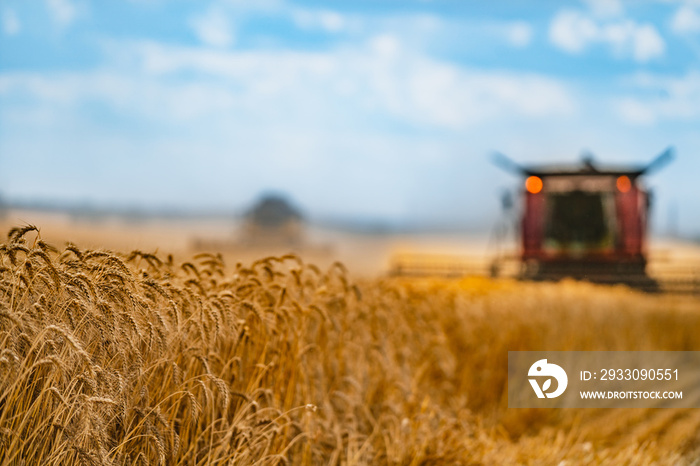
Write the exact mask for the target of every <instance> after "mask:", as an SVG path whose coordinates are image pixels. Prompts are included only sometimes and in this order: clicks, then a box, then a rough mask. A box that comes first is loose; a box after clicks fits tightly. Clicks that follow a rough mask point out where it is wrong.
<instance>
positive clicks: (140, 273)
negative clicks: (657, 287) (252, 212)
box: [0, 226, 700, 466]
mask: <svg viewBox="0 0 700 466" xmlns="http://www.w3.org/2000/svg"><path fill="white" fill-rule="evenodd" d="M56 246H57V245H51V244H47V243H46V242H44V241H43V240H42V238H41V235H40V234H39V232H38V231H37V229H36V228H35V227H32V226H27V227H23V228H14V229H12V230H11V231H10V232H9V234H8V236H7V239H6V241H5V242H4V243H3V244H2V245H0V464H7V465H14V464H26V465H33V464H42V465H47V466H48V465H63V464H90V465H92V464H94V465H127V464H129V465H131V464H167V465H171V464H173V465H175V464H182V465H204V464H207V465H209V464H265V465H267V464H302V465H303V464H333V465H336V464H339V465H355V464H380V465H381V464H392V465H393V464H397V465H398V464H401V465H403V464H406V465H419V464H445V465H448V464H449V465H452V464H464V465H467V464H468V465H474V464H543V465H546V464H557V465H574V464H629V465H639V464H673V465H683V464H694V462H695V463H696V462H697V460H698V458H699V457H700V450H699V449H698V447H699V446H700V443H699V442H698V434H697V432H698V430H699V429H698V427H700V414H698V413H697V410H668V409H667V410H610V409H608V410H604V409H601V410H571V409H568V410H526V409H518V410H515V409H508V408H507V390H506V376H507V352H508V351H509V350H511V351H513V350H700V340H699V339H698V338H697V333H698V329H700V312H699V311H700V305H699V304H700V301H698V299H697V298H690V297H679V296H661V295H659V296H650V295H644V294H640V293H637V292H633V291H631V290H628V289H626V288H624V287H600V286H593V285H589V284H585V283H575V282H563V283H558V284H535V283H518V282H514V281H506V280H501V281H492V280H488V279H484V278H475V277H474V278H464V279H460V280H437V279H410V280H409V279H399V278H379V279H373V280H359V281H357V282H352V281H351V280H350V278H349V277H350V275H349V274H348V272H347V271H346V270H345V268H344V266H343V265H342V264H334V265H333V266H332V267H330V268H329V269H327V270H320V269H319V268H318V267H316V266H314V265H313V264H307V263H305V262H304V261H303V260H302V259H301V258H299V257H297V256H294V255H287V256H281V257H267V258H261V259H260V260H257V261H255V262H253V263H249V264H241V263H237V264H224V261H223V258H222V256H221V255H219V254H216V253H213V254H210V253H201V254H198V255H195V256H194V257H192V258H191V259H190V260H189V261H187V262H184V263H175V261H174V260H173V258H172V257H171V256H167V255H156V254H152V253H148V252H143V251H133V252H130V253H119V252H109V251H102V250H88V249H82V248H80V246H79V245H73V244H68V245H65V246H61V247H56Z"/></svg>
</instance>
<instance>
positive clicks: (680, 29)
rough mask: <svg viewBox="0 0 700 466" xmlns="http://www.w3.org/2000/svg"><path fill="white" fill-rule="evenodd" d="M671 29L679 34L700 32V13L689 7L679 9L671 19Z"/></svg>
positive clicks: (684, 6)
mask: <svg viewBox="0 0 700 466" xmlns="http://www.w3.org/2000/svg"><path fill="white" fill-rule="evenodd" d="M671 29H672V30H673V32H675V33H677V34H695V33H698V32H700V13H698V11H697V10H696V9H695V8H693V7H691V6H689V5H683V6H681V7H679V8H678V10H676V13H675V14H674V15H673V18H671Z"/></svg>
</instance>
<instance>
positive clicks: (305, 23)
mask: <svg viewBox="0 0 700 466" xmlns="http://www.w3.org/2000/svg"><path fill="white" fill-rule="evenodd" d="M291 15H292V20H293V21H294V23H295V24H296V25H297V27H299V28H301V29H307V30H312V29H321V30H323V31H326V32H331V33H337V32H341V31H342V30H343V29H345V28H346V27H347V23H348V20H347V18H345V17H344V16H343V15H341V14H340V13H337V12H335V11H330V10H309V9H302V8H294V9H293V10H292V11H291Z"/></svg>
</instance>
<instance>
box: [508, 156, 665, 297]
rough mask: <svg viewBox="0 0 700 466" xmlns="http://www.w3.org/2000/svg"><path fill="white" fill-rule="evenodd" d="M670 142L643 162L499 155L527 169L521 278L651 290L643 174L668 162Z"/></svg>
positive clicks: (647, 203)
mask: <svg viewBox="0 0 700 466" xmlns="http://www.w3.org/2000/svg"><path fill="white" fill-rule="evenodd" d="M673 154H674V151H673V149H672V148H669V149H667V150H666V151H664V152H663V153H662V154H660V155H659V156H658V157H657V158H656V159H654V161H652V162H651V163H649V164H647V165H646V166H641V167H640V166H637V167H634V166H627V167H610V166H601V165H598V164H597V163H595V162H594V161H593V159H592V158H590V157H586V158H584V159H583V160H582V162H581V163H580V164H577V165H568V166H566V165H565V166H559V165H548V166H521V165H518V164H516V163H514V162H512V161H511V160H510V159H508V158H507V157H505V156H504V155H502V154H497V155H496V158H495V161H496V163H497V164H498V165H500V166H501V167H502V168H504V169H507V170H509V171H512V172H515V173H517V174H518V175H520V176H522V177H523V185H522V186H523V188H522V197H523V211H522V217H521V220H520V225H519V227H520V228H519V229H520V246H521V249H520V260H521V262H522V271H521V278H526V279H533V280H550V279H560V278H563V277H572V278H575V279H585V280H589V281H592V282H598V283H625V284H628V285H631V286H635V287H639V288H644V289H649V290H653V289H654V288H656V283H655V281H654V280H653V279H651V278H650V277H649V276H648V275H647V272H646V265H647V256H646V240H647V226H648V217H649V207H650V198H649V193H648V192H647V190H646V189H645V188H644V186H643V184H642V182H641V178H642V177H643V176H644V175H648V174H650V173H651V172H653V171H655V170H657V169H659V168H661V167H662V166H663V165H666V164H667V163H668V162H669V161H670V160H671V159H672V158H673Z"/></svg>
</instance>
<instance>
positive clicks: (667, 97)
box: [615, 71, 700, 125]
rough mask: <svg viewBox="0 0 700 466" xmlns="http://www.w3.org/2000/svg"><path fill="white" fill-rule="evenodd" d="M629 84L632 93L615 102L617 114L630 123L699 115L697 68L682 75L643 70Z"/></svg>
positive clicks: (699, 82) (699, 101)
mask: <svg viewBox="0 0 700 466" xmlns="http://www.w3.org/2000/svg"><path fill="white" fill-rule="evenodd" d="M629 84H630V86H631V88H632V90H631V91H632V92H633V94H632V95H628V96H625V97H622V98H620V99H618V100H617V102H616V103H615V109H616V110H617V113H618V115H619V116H620V117H621V118H622V119H623V120H624V121H627V122H628V123H632V124H644V125H649V124H653V123H656V122H659V121H662V120H676V121H679V120H681V121H682V120H691V119H694V118H700V72H698V71H693V72H689V73H688V74H686V75H685V76H681V77H666V76H655V75H649V74H643V75H639V76H636V77H635V78H634V79H632V80H631V81H630V83H629ZM635 94H636V95H635Z"/></svg>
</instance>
